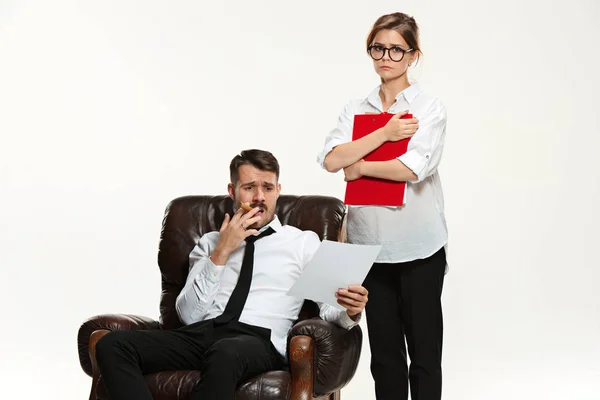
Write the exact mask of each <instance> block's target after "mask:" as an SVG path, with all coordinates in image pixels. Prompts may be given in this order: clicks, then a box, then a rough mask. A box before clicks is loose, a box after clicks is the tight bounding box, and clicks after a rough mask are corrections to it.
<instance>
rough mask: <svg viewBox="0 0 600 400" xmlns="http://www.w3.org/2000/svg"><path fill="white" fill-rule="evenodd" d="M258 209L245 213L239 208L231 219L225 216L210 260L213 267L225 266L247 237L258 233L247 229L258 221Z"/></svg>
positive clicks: (227, 215)
mask: <svg viewBox="0 0 600 400" xmlns="http://www.w3.org/2000/svg"><path fill="white" fill-rule="evenodd" d="M259 210H260V207H255V208H253V209H252V211H248V212H246V211H245V210H244V209H243V208H242V207H240V208H239V209H238V210H237V211H236V213H235V214H233V217H232V218H230V217H229V214H225V219H224V220H223V224H222V225H221V229H220V230H219V241H218V242H217V245H216V246H215V250H214V251H213V253H212V254H211V256H210V259H211V260H212V262H213V263H214V264H215V265H225V264H226V263H227V260H228V259H229V256H230V255H231V253H233V252H234V251H235V250H236V249H237V248H238V247H240V245H241V244H242V241H244V240H245V239H246V238H247V237H248V236H251V235H255V234H256V233H258V231H257V230H256V229H247V227H248V226H251V225H253V224H254V223H256V222H258V221H260V218H261V216H260V215H259V216H256V213H257V212H258V211H259Z"/></svg>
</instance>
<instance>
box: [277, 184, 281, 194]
mask: <svg viewBox="0 0 600 400" xmlns="http://www.w3.org/2000/svg"><path fill="white" fill-rule="evenodd" d="M280 194H281V183H278V184H277V196H279V195H280Z"/></svg>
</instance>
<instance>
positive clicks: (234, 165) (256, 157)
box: [229, 149, 279, 185]
mask: <svg viewBox="0 0 600 400" xmlns="http://www.w3.org/2000/svg"><path fill="white" fill-rule="evenodd" d="M242 165H252V166H253V167H254V168H257V169H259V170H261V171H269V172H274V173H275V176H276V177H277V180H279V163H278V162H277V159H276V158H275V156H274V155H273V154H271V153H270V152H268V151H264V150H257V149H251V150H244V151H242V152H241V153H240V154H238V155H237V156H235V157H233V159H232V160H231V163H230V164H229V178H230V179H231V183H232V184H233V185H235V184H236V183H237V181H238V179H239V177H240V174H239V168H240V167H241V166H242Z"/></svg>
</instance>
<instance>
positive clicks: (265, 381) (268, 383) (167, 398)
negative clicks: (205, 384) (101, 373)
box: [96, 371, 291, 400]
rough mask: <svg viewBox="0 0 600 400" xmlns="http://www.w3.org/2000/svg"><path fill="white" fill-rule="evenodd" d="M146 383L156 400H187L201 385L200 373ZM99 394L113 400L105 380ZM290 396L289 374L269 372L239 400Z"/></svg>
mask: <svg viewBox="0 0 600 400" xmlns="http://www.w3.org/2000/svg"><path fill="white" fill-rule="evenodd" d="M145 379H146V382H147V383H148V387H149V388H150V392H151V393H152V397H153V398H154V400H188V399H191V397H190V396H191V394H192V392H193V390H194V388H195V387H196V385H197V384H198V382H199V381H200V372H199V371H164V372H158V373H155V374H149V375H146V376H145ZM96 393H97V397H98V399H99V400H110V398H109V397H108V394H107V393H106V390H104V383H103V381H102V377H100V379H99V380H98V387H97V391H96ZM290 394H291V387H290V374H289V372H286V371H270V372H265V373H264V374H261V375H258V376H256V377H254V378H252V379H250V380H248V381H247V382H244V383H243V384H242V385H240V386H239V387H238V389H237V392H236V400H258V399H260V400H267V399H272V400H287V399H289V397H290Z"/></svg>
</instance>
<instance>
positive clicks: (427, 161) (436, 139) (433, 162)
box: [398, 99, 446, 182]
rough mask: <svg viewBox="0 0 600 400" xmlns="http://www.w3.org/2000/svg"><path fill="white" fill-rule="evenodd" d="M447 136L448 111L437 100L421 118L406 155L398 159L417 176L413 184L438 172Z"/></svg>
mask: <svg viewBox="0 0 600 400" xmlns="http://www.w3.org/2000/svg"><path fill="white" fill-rule="evenodd" d="M445 136H446V109H445V107H444V105H443V104H442V102H441V101H440V100H437V99H436V100H435V101H434V102H433V103H432V105H431V106H430V107H429V109H428V110H427V112H426V113H425V115H424V116H422V117H420V118H419V129H417V132H416V133H415V134H414V136H413V137H412V138H411V139H410V142H409V143H408V149H407V151H406V153H404V154H403V155H401V156H400V157H398V159H399V160H400V161H401V162H402V163H403V164H404V165H406V166H407V167H408V168H409V169H410V170H411V171H412V172H413V173H414V174H415V175H416V176H417V179H416V180H412V181H411V182H421V181H422V180H423V179H425V178H427V177H428V176H430V175H432V174H433V173H434V172H435V171H436V170H437V167H438V165H439V163H440V160H441V158H442V151H443V148H444V140H445Z"/></svg>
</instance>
